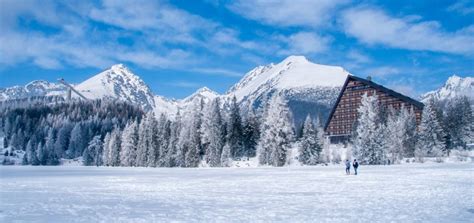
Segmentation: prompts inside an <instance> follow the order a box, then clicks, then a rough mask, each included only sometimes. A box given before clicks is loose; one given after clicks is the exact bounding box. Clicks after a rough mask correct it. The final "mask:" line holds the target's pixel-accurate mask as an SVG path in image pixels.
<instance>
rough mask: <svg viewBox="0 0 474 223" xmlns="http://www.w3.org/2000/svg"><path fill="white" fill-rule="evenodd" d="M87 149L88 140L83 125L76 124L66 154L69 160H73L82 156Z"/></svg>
mask: <svg viewBox="0 0 474 223" xmlns="http://www.w3.org/2000/svg"><path fill="white" fill-rule="evenodd" d="M85 147H86V139H85V135H84V133H83V130H82V126H81V123H79V122H78V123H76V124H75V125H74V128H73V129H72V131H71V136H70V140H69V146H68V148H67V151H66V154H67V156H68V158H70V159H72V158H74V157H78V156H81V155H82V152H83V150H84V148H85Z"/></svg>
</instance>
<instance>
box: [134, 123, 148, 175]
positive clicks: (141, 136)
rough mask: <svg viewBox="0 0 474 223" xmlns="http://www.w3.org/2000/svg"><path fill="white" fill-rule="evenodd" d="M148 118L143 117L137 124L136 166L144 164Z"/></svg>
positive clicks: (145, 162)
mask: <svg viewBox="0 0 474 223" xmlns="http://www.w3.org/2000/svg"><path fill="white" fill-rule="evenodd" d="M147 122H148V118H147V117H145V118H143V119H142V120H141V122H140V124H139V125H138V144H137V158H136V166H146V164H147V153H148V144H149V143H148V133H147V132H148V130H147V128H148V124H147Z"/></svg>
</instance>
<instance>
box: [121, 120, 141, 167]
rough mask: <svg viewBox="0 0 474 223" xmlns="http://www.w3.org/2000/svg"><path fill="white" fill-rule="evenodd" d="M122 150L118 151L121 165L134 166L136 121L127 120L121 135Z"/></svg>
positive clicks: (136, 137) (136, 139) (136, 141)
mask: <svg viewBox="0 0 474 223" xmlns="http://www.w3.org/2000/svg"><path fill="white" fill-rule="evenodd" d="M121 142H122V150H121V151H120V164H121V166H135V164H136V157H137V144H138V124H137V121H136V120H135V121H133V122H129V123H128V124H127V125H126V126H125V129H124V130H123V132H122V136H121Z"/></svg>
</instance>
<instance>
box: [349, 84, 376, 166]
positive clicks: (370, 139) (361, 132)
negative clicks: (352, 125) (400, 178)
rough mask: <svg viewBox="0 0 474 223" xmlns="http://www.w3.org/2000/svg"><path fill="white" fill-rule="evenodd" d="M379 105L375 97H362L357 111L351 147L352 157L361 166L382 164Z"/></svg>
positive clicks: (365, 95)
mask: <svg viewBox="0 0 474 223" xmlns="http://www.w3.org/2000/svg"><path fill="white" fill-rule="evenodd" d="M379 118H380V114H379V103H378V100H377V96H376V95H375V93H374V95H371V96H368V95H367V93H366V94H364V95H363V96H362V99H361V106H360V107H359V109H358V120H357V127H356V132H355V135H354V137H355V138H354V139H353V140H352V141H353V143H354V147H353V150H352V152H353V156H354V157H356V158H357V159H358V160H359V161H360V163H361V164H382V163H383V158H384V157H383V155H384V151H383V150H384V148H383V144H382V140H381V139H379V138H378V137H381V135H383V131H382V130H384V128H383V124H382V123H381V122H380V120H379Z"/></svg>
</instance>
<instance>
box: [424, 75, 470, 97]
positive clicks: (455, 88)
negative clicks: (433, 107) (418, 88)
mask: <svg viewBox="0 0 474 223" xmlns="http://www.w3.org/2000/svg"><path fill="white" fill-rule="evenodd" d="M460 96H467V97H468V98H469V99H470V100H471V102H474V77H465V78H462V77H459V76H456V75H453V76H451V77H449V79H448V80H447V81H446V83H445V84H444V85H443V86H442V87H441V88H439V89H437V90H434V91H430V92H427V93H426V94H423V95H422V96H421V100H422V101H423V102H428V101H429V100H431V99H434V100H435V101H446V100H449V99H453V98H456V97H460Z"/></svg>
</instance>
